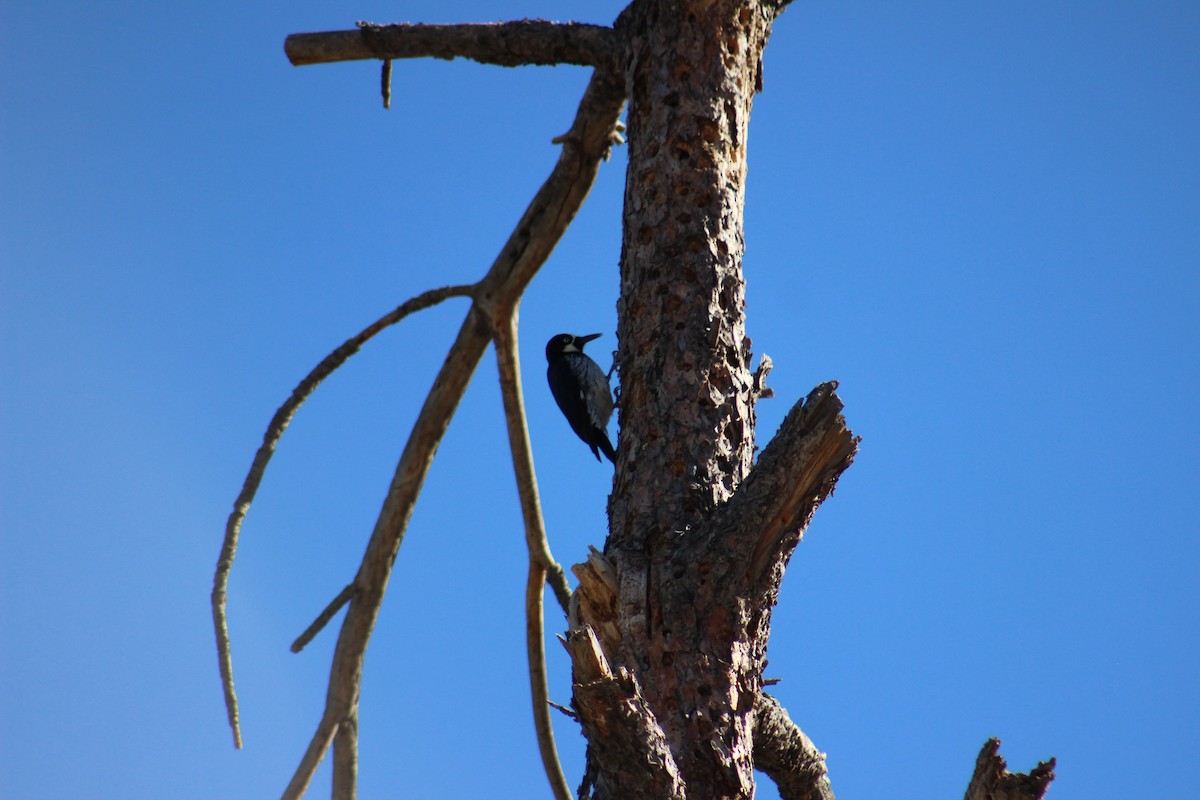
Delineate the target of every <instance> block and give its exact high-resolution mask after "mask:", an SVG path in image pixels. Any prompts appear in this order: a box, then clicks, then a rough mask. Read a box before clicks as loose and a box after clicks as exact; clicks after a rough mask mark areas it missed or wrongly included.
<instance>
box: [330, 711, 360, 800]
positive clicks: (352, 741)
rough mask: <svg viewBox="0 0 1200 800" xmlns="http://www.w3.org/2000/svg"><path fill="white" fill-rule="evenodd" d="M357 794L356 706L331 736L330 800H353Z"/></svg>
mask: <svg viewBox="0 0 1200 800" xmlns="http://www.w3.org/2000/svg"><path fill="white" fill-rule="evenodd" d="M357 794H358V705H357V704H355V706H354V707H353V708H352V709H350V714H349V715H348V716H347V717H346V719H344V720H342V721H341V723H339V724H338V729H337V733H335V734H334V736H333V791H332V792H330V797H331V798H332V800H355V797H356V796H357Z"/></svg>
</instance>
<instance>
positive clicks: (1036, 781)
mask: <svg viewBox="0 0 1200 800" xmlns="http://www.w3.org/2000/svg"><path fill="white" fill-rule="evenodd" d="M1054 765H1055V760H1054V759H1053V758H1052V759H1050V760H1049V761H1039V762H1038V765H1037V766H1036V767H1034V768H1033V769H1031V770H1029V772H1028V773H1024V772H1009V771H1008V769H1007V765H1006V764H1005V763H1004V759H1003V758H1001V757H1000V740H999V739H996V738H991V739H988V740H987V741H986V742H984V743H983V749H982V750H980V751H979V758H978V759H976V761H975V774H974V775H972V776H971V782H970V784H968V785H967V793H966V795H965V796H964V799H963V800H1041V798H1042V796H1043V795H1045V794H1046V789H1048V788H1049V787H1050V782H1051V781H1052V780H1054Z"/></svg>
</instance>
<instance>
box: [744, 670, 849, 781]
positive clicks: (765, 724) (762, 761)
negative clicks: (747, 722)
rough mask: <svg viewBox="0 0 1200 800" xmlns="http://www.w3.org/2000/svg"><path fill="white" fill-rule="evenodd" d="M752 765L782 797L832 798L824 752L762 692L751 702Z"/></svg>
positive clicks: (778, 705) (774, 701) (780, 707)
mask: <svg viewBox="0 0 1200 800" xmlns="http://www.w3.org/2000/svg"><path fill="white" fill-rule="evenodd" d="M754 767H755V769H759V770H762V771H763V772H765V773H766V774H767V775H768V776H770V778H771V780H773V781H775V786H776V787H777V788H778V789H779V796H780V797H782V798H783V800H833V788H832V787H831V786H830V785H829V773H828V771H827V770H826V768H825V754H824V753H822V752H821V751H820V750H818V749H817V748H816V745H814V744H813V743H812V740H811V739H809V738H808V737H807V736H806V735H805V734H804V731H802V730H800V728H798V727H796V723H794V722H792V719H791V717H789V716H788V713H787V711H786V710H785V709H784V708H783V706H781V705H780V704H779V701H778V700H776V699H775V698H774V697H771V696H770V695H769V694H767V693H765V692H759V695H758V699H757V700H756V701H755V703H754Z"/></svg>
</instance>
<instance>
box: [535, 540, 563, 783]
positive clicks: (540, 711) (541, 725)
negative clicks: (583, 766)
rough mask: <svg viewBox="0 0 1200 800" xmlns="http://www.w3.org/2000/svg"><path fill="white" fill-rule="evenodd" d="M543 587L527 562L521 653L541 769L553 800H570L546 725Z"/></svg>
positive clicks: (540, 572) (542, 574) (539, 573)
mask: <svg viewBox="0 0 1200 800" xmlns="http://www.w3.org/2000/svg"><path fill="white" fill-rule="evenodd" d="M545 587H546V570H544V569H542V565H541V564H538V563H537V562H536V561H534V560H532V559H531V560H530V561H529V577H528V578H527V579H526V581H525V652H526V655H527V657H528V660H529V694H530V702H531V703H532V704H533V728H534V730H535V731H536V733H537V742H538V752H540V753H541V755H542V769H544V770H545V771H546V780H548V781H549V782H550V790H551V791H552V792H553V793H554V798H555V800H571V787H570V786H569V785H568V784H567V778H566V776H565V775H564V774H563V768H562V762H561V761H559V758H558V746H557V745H556V744H555V743H554V726H553V725H552V724H551V722H550V689H549V683H548V679H547V677H546V629H545V622H544V612H545V609H544V608H543V607H542V597H543V595H544V593H545Z"/></svg>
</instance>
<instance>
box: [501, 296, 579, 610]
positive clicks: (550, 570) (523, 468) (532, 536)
mask: <svg viewBox="0 0 1200 800" xmlns="http://www.w3.org/2000/svg"><path fill="white" fill-rule="evenodd" d="M495 328H496V362H497V365H498V367H499V371H500V394H501V395H502V397H503V400H504V423H505V425H506V427H507V428H508V443H509V448H510V449H511V450H512V459H513V472H514V473H515V474H516V476H517V494H518V495H519V496H520V498H521V516H522V517H523V518H524V523H525V546H526V547H527V548H528V550H529V560H530V561H534V562H537V563H538V564H539V565H540V566H541V567H542V569H543V570H545V572H546V575H547V578H548V581H549V583H550V586H551V588H552V589H553V590H554V596H555V597H556V598H557V599H558V604H559V605H560V606H562V610H563V613H564V614H566V613H567V609H568V608H569V607H570V604H571V588H570V586H569V585H568V584H567V576H566V573H565V572H564V571H563V568H562V566H561V565H560V564H559V563H558V562H557V561H555V559H554V556H553V555H552V554H551V553H550V542H549V540H548V539H547V538H546V524H545V522H544V520H543V519H542V502H541V499H540V498H539V497H538V486H537V474H536V473H535V472H534V468H533V450H532V449H531V447H530V445H529V427H528V424H527V423H526V417H525V398H524V395H523V393H522V390H521V364H520V360H519V356H518V350H517V325H516V309H515V307H514V309H513V310H512V311H511V312H510V313H509V314H507V315H506V316H505V318H503V319H499V320H496V322H495Z"/></svg>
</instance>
